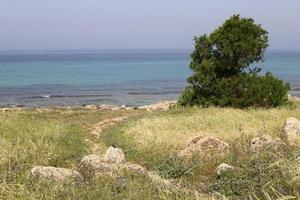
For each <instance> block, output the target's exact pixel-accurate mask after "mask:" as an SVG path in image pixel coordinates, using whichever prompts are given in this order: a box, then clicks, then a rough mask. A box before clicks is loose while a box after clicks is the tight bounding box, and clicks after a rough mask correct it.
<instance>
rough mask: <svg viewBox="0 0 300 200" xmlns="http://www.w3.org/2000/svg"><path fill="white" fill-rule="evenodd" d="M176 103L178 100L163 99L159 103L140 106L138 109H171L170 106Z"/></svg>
mask: <svg viewBox="0 0 300 200" xmlns="http://www.w3.org/2000/svg"><path fill="white" fill-rule="evenodd" d="M175 104H176V101H163V102H159V103H157V104H152V105H145V106H140V107H138V109H141V110H147V111H154V110H161V111H168V110H170V107H171V106H172V105H175Z"/></svg>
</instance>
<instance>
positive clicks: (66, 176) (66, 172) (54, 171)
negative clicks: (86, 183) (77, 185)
mask: <svg viewBox="0 0 300 200" xmlns="http://www.w3.org/2000/svg"><path fill="white" fill-rule="evenodd" d="M31 175H32V176H33V177H34V178H39V179H49V180H53V181H56V182H65V181H74V180H77V181H78V180H80V179H81V176H80V174H79V172H77V171H76V170H71V169H66V168H56V167H48V166H36V167H34V168H32V170H31Z"/></svg>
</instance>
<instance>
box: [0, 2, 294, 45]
mask: <svg viewBox="0 0 300 200" xmlns="http://www.w3.org/2000/svg"><path fill="white" fill-rule="evenodd" d="M0 8H1V11H0V25H1V27H0V50H65V49H78V50H80V49H82V50H88V49H90V50H92V49H191V48H193V37H194V36H199V35H202V34H205V33H210V32H212V31H213V30H214V29H215V28H216V27H218V26H219V25H221V24H222V22H224V20H226V19H227V18H229V17H230V16H231V15H233V14H240V15H241V16H243V17H252V18H254V19H255V20H256V22H257V23H259V24H262V26H263V27H264V28H265V29H267V30H268V31H269V37H270V49H290V50H299V49H300V0H105V1H104V0H0Z"/></svg>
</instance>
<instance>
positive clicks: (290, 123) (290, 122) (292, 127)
mask: <svg viewBox="0 0 300 200" xmlns="http://www.w3.org/2000/svg"><path fill="white" fill-rule="evenodd" d="M284 131H285V133H286V134H287V136H288V137H289V136H292V137H295V136H299V137H300V121H299V120H298V119H296V118H294V117H290V118H288V119H287V120H286V122H285V126H284Z"/></svg>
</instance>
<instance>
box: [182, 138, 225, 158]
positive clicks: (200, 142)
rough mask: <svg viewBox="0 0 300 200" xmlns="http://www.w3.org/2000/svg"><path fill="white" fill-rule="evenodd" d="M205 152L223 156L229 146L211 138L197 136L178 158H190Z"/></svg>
mask: <svg viewBox="0 0 300 200" xmlns="http://www.w3.org/2000/svg"><path fill="white" fill-rule="evenodd" d="M207 150H214V151H216V152H217V153H220V154H224V153H226V152H227V151H228V150H229V144H228V143H226V142H224V141H222V140H220V139H218V138H216V137H213V136H205V137H203V136H199V137H195V138H193V139H191V140H190V142H189V144H188V146H187V147H186V148H185V149H184V150H182V151H181V152H180V153H179V154H178V156H179V157H190V156H192V155H194V154H202V153H204V152H205V151H207Z"/></svg>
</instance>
